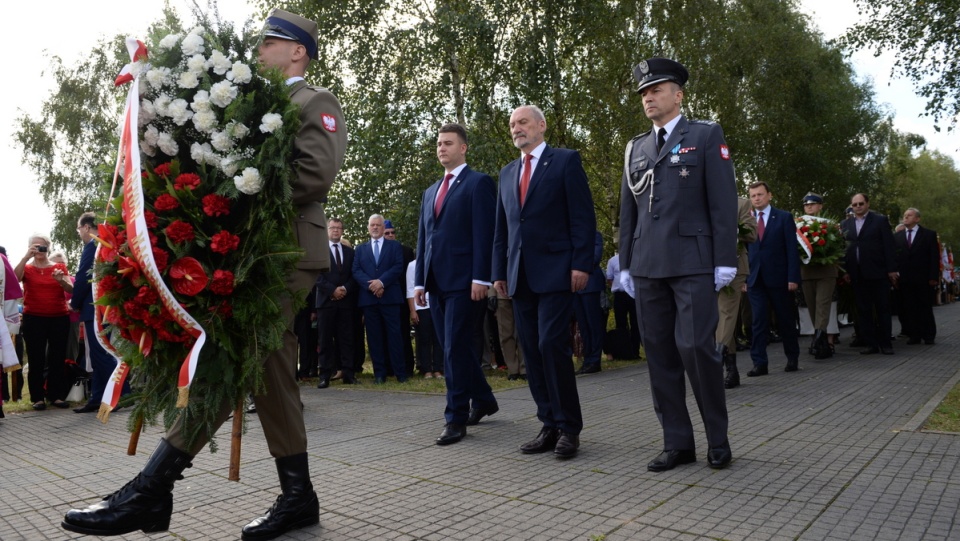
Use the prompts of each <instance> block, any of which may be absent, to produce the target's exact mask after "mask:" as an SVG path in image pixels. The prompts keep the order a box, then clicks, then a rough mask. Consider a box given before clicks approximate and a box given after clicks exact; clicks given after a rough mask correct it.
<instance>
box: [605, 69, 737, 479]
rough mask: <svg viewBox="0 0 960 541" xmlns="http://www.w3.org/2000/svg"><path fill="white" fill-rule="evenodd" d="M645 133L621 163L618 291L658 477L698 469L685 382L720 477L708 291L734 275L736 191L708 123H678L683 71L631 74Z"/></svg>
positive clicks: (723, 149)
mask: <svg viewBox="0 0 960 541" xmlns="http://www.w3.org/2000/svg"><path fill="white" fill-rule="evenodd" d="M634 76H635V77H636V79H637V81H638V82H639V83H640V84H639V87H638V89H637V91H638V93H639V94H640V96H641V98H642V100H643V109H644V112H645V113H646V115H647V118H649V119H650V120H651V121H653V129H652V130H650V131H648V132H645V133H643V134H640V135H638V136H637V137H635V138H633V139H632V140H631V141H630V142H629V143H628V144H627V147H626V152H625V155H624V174H623V182H622V187H621V192H620V201H621V203H620V248H621V250H620V268H621V283H622V284H623V285H624V288H625V289H626V290H627V292H628V293H631V294H632V295H633V296H634V297H635V299H636V303H637V315H638V316H639V319H640V340H641V343H642V344H643V347H644V351H645V352H646V355H647V362H648V365H649V367H650V386H651V390H652V394H653V405H654V409H655V410H656V413H657V417H658V419H659V420H660V424H661V425H662V427H663V452H662V453H661V454H660V455H659V456H657V457H656V458H655V459H654V460H653V461H651V462H650V463H649V464H648V465H647V469H648V470H650V471H655V472H658V471H665V470H669V469H672V468H674V467H676V466H678V465H680V464H688V463H691V462H695V461H696V459H697V455H696V451H695V445H694V436H693V425H692V423H691V421H690V414H689V412H688V411H687V404H686V386H685V377H684V373H686V377H688V378H689V379H690V385H691V387H692V388H693V394H694V397H696V400H697V406H698V408H699V410H700V416H701V417H702V419H703V425H704V428H705V430H706V433H707V444H708V447H709V449H708V451H707V462H708V463H709V465H710V467H712V468H723V467H725V466H727V464H729V463H730V461H731V458H732V455H731V450H730V444H729V442H728V441H727V407H726V398H725V396H724V390H723V368H722V365H721V359H720V354H719V353H718V352H717V350H716V343H715V340H714V331H715V330H716V327H717V321H718V313H717V300H716V291H718V290H719V289H720V288H721V287H723V286H725V285H727V284H729V283H730V281H731V280H733V278H734V277H735V276H736V273H737V268H736V267H737V189H736V183H735V180H734V169H733V161H732V160H731V156H730V149H729V148H728V147H727V144H726V141H724V138H723V130H722V129H720V126H719V125H718V124H716V123H715V122H709V121H700V120H687V119H686V117H684V116H683V115H682V114H680V105H681V103H682V101H683V96H684V89H683V85H684V84H685V83H686V82H687V78H688V73H687V69H686V68H685V67H684V66H683V65H682V64H680V63H679V62H675V61H673V60H669V59H666V58H651V59H649V60H646V61H644V62H641V63H640V64H638V65H637V67H636V68H635V69H634Z"/></svg>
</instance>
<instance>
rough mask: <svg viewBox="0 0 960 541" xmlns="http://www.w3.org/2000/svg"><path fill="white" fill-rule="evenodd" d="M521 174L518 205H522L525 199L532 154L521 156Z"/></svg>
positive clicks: (528, 184)
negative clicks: (522, 160)
mask: <svg viewBox="0 0 960 541" xmlns="http://www.w3.org/2000/svg"><path fill="white" fill-rule="evenodd" d="M523 158H524V162H523V174H522V175H520V206H523V202H524V200H526V199H527V188H529V187H530V162H531V161H533V154H527V155H526V156H524V157H523Z"/></svg>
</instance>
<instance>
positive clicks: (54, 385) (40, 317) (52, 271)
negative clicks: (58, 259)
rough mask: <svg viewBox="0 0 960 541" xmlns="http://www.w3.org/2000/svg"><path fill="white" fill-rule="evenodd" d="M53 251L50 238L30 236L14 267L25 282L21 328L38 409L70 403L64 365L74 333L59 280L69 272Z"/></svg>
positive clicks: (32, 390) (35, 407) (32, 394)
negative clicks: (52, 255)
mask: <svg viewBox="0 0 960 541" xmlns="http://www.w3.org/2000/svg"><path fill="white" fill-rule="evenodd" d="M49 250H50V238H49V237H47V236H45V235H34V236H32V237H30V248H29V250H27V253H26V255H24V256H23V259H21V260H20V263H19V264H18V265H17V266H16V268H14V269H13V270H14V272H15V273H16V274H17V278H18V279H19V280H20V281H21V282H23V323H22V325H21V331H22V333H23V341H24V342H25V343H26V347H27V355H26V356H27V361H28V362H29V366H30V369H29V372H28V376H27V382H28V384H29V386H30V397H31V399H32V400H33V409H35V410H43V409H46V408H47V405H46V402H45V401H44V400H45V399H46V400H49V401H50V402H51V403H53V405H54V406H56V407H58V408H66V407H69V406H70V405H69V404H68V403H67V402H65V401H64V398H65V397H66V395H67V385H66V379H67V378H66V374H65V373H64V365H63V360H64V358H65V357H66V349H67V337H68V335H69V333H70V310H69V308H68V307H67V303H66V301H65V300H64V296H63V292H64V290H65V288H64V286H63V285H62V284H61V281H60V279H59V277H60V276H62V275H63V274H68V272H69V271H67V267H66V266H64V265H63V264H54V263H52V262H51V261H50V260H49V259H48V258H47V256H48V255H49ZM31 259H32V260H33V262H32V263H30V260H31Z"/></svg>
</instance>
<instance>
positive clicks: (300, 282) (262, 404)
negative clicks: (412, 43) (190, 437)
mask: <svg viewBox="0 0 960 541" xmlns="http://www.w3.org/2000/svg"><path fill="white" fill-rule="evenodd" d="M316 58H317V23H315V22H314V21H311V20H309V19H305V18H303V17H300V16H298V15H295V14H293V13H289V12H286V11H283V10H280V9H275V10H273V12H272V13H271V14H270V17H269V18H268V19H267V21H266V25H265V26H264V30H263V41H262V43H261V44H260V49H259V61H260V64H262V65H263V66H265V67H269V68H278V69H280V71H282V72H283V74H284V75H285V76H286V77H287V84H288V85H289V90H290V98H291V100H292V101H293V102H294V103H296V104H297V105H299V106H300V122H301V126H300V130H299V132H298V133H297V137H296V140H295V141H294V164H293V165H294V168H295V169H296V173H297V181H296V183H295V184H294V185H293V205H294V206H295V208H296V219H295V223H294V233H295V235H296V237H297V241H298V243H299V245H300V247H301V249H303V250H304V255H303V257H302V258H301V260H300V262H299V263H298V265H297V268H296V269H295V270H294V271H293V272H292V273H291V274H290V275H289V276H288V277H287V281H288V287H289V289H290V291H292V292H295V291H308V290H309V289H310V288H311V287H312V286H313V284H314V282H316V279H317V276H318V275H319V274H320V272H322V271H325V270H328V269H329V266H330V250H329V248H328V241H327V232H326V223H327V222H326V218H325V216H324V211H323V204H322V203H323V201H324V200H325V198H326V195H327V192H328V191H329V190H330V187H331V186H332V185H333V181H334V179H335V178H336V175H337V172H338V171H339V170H340V167H341V165H342V164H343V158H344V153H345V151H346V145H347V132H346V124H345V122H344V119H343V113H342V111H341V109H340V103H339V102H338V101H337V98H336V97H335V96H334V95H333V94H332V93H330V92H329V91H328V90H326V89H323V88H318V87H313V86H310V85H308V84H307V82H306V81H305V80H304V78H303V75H304V73H305V72H306V69H307V66H308V65H309V63H310V60H311V59H316ZM283 302H284V307H283V317H284V318H285V319H286V321H287V331H286V332H285V333H284V336H283V346H282V347H281V349H279V350H278V351H275V352H274V353H272V354H270V355H269V356H267V358H266V359H264V374H263V377H264V382H265V384H266V392H265V394H263V395H259V396H256V397H255V400H256V404H257V410H258V414H259V415H260V419H261V423H262V425H263V431H264V435H265V436H266V440H267V445H268V447H269V449H270V454H271V455H273V457H274V458H275V459H276V465H277V472H278V475H279V478H280V487H281V489H282V492H283V493H282V495H281V496H280V497H279V498H277V500H276V502H274V504H273V506H272V507H271V508H270V510H269V511H267V513H266V515H265V516H262V517H259V518H257V519H254V520H253V521H252V522H251V523H249V524H247V525H246V526H244V528H243V532H242V538H243V539H244V540H260V539H273V538H275V537H277V536H279V535H282V534H283V533H284V532H287V531H289V530H292V529H296V528H301V527H304V526H309V525H312V524H316V523H318V522H319V520H320V504H319V502H318V500H317V495H316V493H315V492H314V490H313V485H312V484H311V482H310V470H309V467H308V464H307V452H306V451H307V436H306V430H305V428H304V423H303V411H302V405H301V402H300V388H299V386H298V385H297V381H296V378H295V369H294V368H295V366H296V360H297V337H296V335H295V334H294V333H293V319H294V315H295V314H294V313H293V310H292V309H291V304H290V299H289V298H285V299H284V301H283ZM232 406H233V405H232V404H224V405H223V407H222V408H221V411H220V417H219V421H220V422H221V423H222V422H223V421H225V420H226V419H227V417H228V416H229V414H230V412H231V410H232ZM182 423H183V419H182V418H181V419H179V420H178V421H177V422H176V423H174V425H173V426H172V427H171V429H170V431H169V432H167V435H166V438H165V439H161V440H160V444H159V445H158V446H157V448H156V450H155V451H154V452H153V454H152V455H151V456H150V458H149V459H148V461H147V464H146V466H144V468H143V470H142V471H141V472H140V474H139V475H137V477H136V478H134V479H133V480H132V481H131V482H129V483H127V484H126V485H125V486H124V487H123V488H121V489H120V490H118V491H117V492H114V493H113V494H111V495H110V496H107V497H106V498H105V499H104V500H103V501H101V502H99V503H96V504H94V505H92V506H90V507H88V508H86V509H82V510H79V509H73V510H71V511H69V512H67V514H66V516H65V517H64V520H63V523H62V526H63V527H64V528H65V529H67V530H70V531H74V532H80V533H85V534H92V535H101V536H103V535H120V534H124V533H128V532H132V531H135V530H143V531H144V532H156V531H164V530H166V529H167V528H169V524H170V517H171V514H172V511H173V484H174V481H176V480H178V479H183V476H182V475H181V474H182V473H183V471H184V470H185V469H186V468H188V467H189V466H190V463H191V461H192V460H193V457H194V456H196V454H197V453H198V452H200V450H201V449H202V448H203V447H204V446H205V445H206V443H207V441H209V438H210V434H204V435H200V436H198V437H196V441H195V442H194V443H193V444H192V445H190V446H188V445H187V443H186V440H185V435H184V427H183V425H182Z"/></svg>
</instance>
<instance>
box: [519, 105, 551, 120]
mask: <svg viewBox="0 0 960 541" xmlns="http://www.w3.org/2000/svg"><path fill="white" fill-rule="evenodd" d="M518 109H529V110H530V112H532V113H533V118H535V119H537V120H541V121H543V122H546V121H547V117H545V116H544V115H543V111H542V110H541V109H540V108H539V107H537V106H536V105H521V106H520V107H518Z"/></svg>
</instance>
